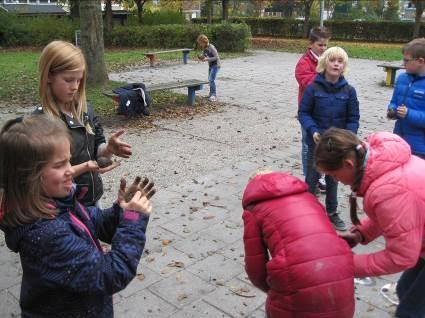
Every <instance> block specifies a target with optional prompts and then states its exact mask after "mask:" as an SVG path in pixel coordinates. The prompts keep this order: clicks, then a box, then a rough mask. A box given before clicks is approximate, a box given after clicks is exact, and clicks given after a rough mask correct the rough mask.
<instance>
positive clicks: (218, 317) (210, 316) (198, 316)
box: [169, 300, 231, 318]
mask: <svg viewBox="0 0 425 318" xmlns="http://www.w3.org/2000/svg"><path fill="white" fill-rule="evenodd" d="M228 317H231V316H229V315H227V314H225V313H223V312H222V311H220V310H218V309H217V308H215V307H213V306H211V305H210V304H208V303H206V302H204V301H202V300H201V301H197V302H195V303H193V304H189V305H187V306H185V307H183V308H182V310H180V311H178V312H177V313H173V314H172V315H170V316H169V318H228Z"/></svg>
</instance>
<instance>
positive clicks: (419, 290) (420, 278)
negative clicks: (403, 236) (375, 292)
mask: <svg viewBox="0 0 425 318" xmlns="http://www.w3.org/2000/svg"><path fill="white" fill-rule="evenodd" d="M397 295H398V298H399V300H400V305H398V307H397V311H396V317H397V318H424V317H425V260H424V259H423V258H419V261H418V263H417V264H416V265H415V267H413V268H411V269H408V270H407V271H405V272H404V273H403V274H402V275H401V277H400V279H399V280H398V283H397Z"/></svg>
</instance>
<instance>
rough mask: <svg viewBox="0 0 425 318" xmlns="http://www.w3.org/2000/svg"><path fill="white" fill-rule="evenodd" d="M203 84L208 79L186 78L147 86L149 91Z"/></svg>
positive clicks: (206, 82)
mask: <svg viewBox="0 0 425 318" xmlns="http://www.w3.org/2000/svg"><path fill="white" fill-rule="evenodd" d="M203 84H208V81H200V80H184V81H177V82H168V83H160V84H154V85H150V86H148V87H146V90H147V91H148V92H153V91H159V90H163V89H173V88H182V87H193V86H199V85H203Z"/></svg>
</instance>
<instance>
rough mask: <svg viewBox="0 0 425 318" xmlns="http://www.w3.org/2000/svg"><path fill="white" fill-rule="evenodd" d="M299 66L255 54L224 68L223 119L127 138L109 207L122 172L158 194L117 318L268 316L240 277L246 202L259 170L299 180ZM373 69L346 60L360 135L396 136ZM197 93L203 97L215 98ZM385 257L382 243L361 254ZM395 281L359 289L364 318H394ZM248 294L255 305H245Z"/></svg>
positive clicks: (146, 71)
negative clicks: (147, 180) (127, 152)
mask: <svg viewBox="0 0 425 318" xmlns="http://www.w3.org/2000/svg"><path fill="white" fill-rule="evenodd" d="M298 58H299V55H298V54H290V53H277V52H262V51H256V52H255V54H254V55H253V56H249V57H244V58H238V59H232V60H225V61H223V65H222V69H221V71H220V73H219V75H218V81H217V86H218V94H219V96H218V97H219V100H220V101H221V102H224V103H225V106H224V107H223V109H222V111H220V112H217V113H212V114H209V115H208V116H205V117H195V118H193V119H187V120H181V119H178V120H161V121H158V122H157V123H156V124H158V128H156V129H151V130H145V131H135V130H132V131H128V133H127V135H126V137H125V139H126V140H127V141H128V142H130V143H131V144H132V145H133V147H134V155H133V156H132V158H131V159H130V160H127V161H125V162H123V164H122V165H121V167H119V168H117V169H116V170H114V171H113V172H111V173H109V174H107V175H105V176H104V183H105V189H106V194H105V196H104V199H103V202H102V204H104V205H105V206H106V205H108V204H110V203H111V202H112V201H113V200H114V197H115V194H114V192H115V189H116V188H117V182H118V180H119V176H120V175H122V174H123V173H129V174H130V175H133V176H134V175H136V174H143V175H148V176H152V177H153V178H154V179H155V181H156V184H157V187H158V188H159V189H160V190H159V192H158V193H157V194H156V195H155V197H154V198H153V203H154V213H153V214H152V217H151V222H150V224H149V228H148V233H147V236H148V242H147V246H146V251H145V254H144V256H143V258H142V261H141V262H140V267H139V270H138V276H137V277H136V278H135V279H134V280H133V281H132V282H131V284H130V285H129V286H128V287H127V288H126V289H125V290H124V291H122V292H121V293H119V294H117V295H116V296H115V297H114V301H115V312H116V317H264V300H265V295H264V294H263V293H262V292H260V291H259V290H257V289H255V288H254V287H253V286H252V285H251V284H250V283H249V281H248V280H247V277H246V274H245V272H244V267H243V256H244V254H243V253H244V251H243V243H242V230H243V225H242V220H241V213H242V210H241V203H240V200H241V195H242V191H243V189H244V187H245V185H246V183H247V180H248V177H249V176H250V175H251V173H252V172H254V171H255V170H257V169H258V168H261V167H264V166H267V167H271V168H273V169H279V170H284V171H289V172H292V173H293V174H295V175H297V176H300V173H301V172H300V166H301V164H300V158H299V152H300V134H299V130H300V129H299V124H298V122H297V120H296V119H295V113H296V100H297V98H296V96H297V85H296V82H295V79H294V77H293V70H294V66H295V64H296V62H297V60H298ZM376 64H377V62H376V61H367V60H354V59H353V60H350V72H349V74H348V76H347V78H348V80H349V82H350V83H351V84H352V85H353V86H354V87H356V89H357V93H358V95H359V100H360V108H361V125H360V135H361V136H364V135H367V134H369V133H370V132H372V131H376V130H388V131H391V129H392V124H393V123H392V122H388V121H387V120H386V119H385V118H384V113H385V109H386V104H387V103H388V101H389V99H390V97H391V92H392V91H391V89H388V88H385V87H381V86H380V85H379V82H381V81H382V80H383V79H384V76H385V74H384V73H383V72H382V70H381V69H379V68H378V67H376ZM206 75H207V66H206V65H205V64H202V63H197V62H191V63H189V64H188V65H181V64H180V65H174V66H164V67H158V68H143V69H140V70H135V71H133V72H127V73H123V74H112V75H111V76H110V77H111V79H114V80H118V79H119V80H126V81H129V82H138V81H142V82H145V83H152V84H156V83H161V82H164V81H171V80H179V79H191V78H196V79H205V78H206ZM183 91H184V90H183ZM201 94H205V95H206V94H207V87H206V88H205V89H204V90H203V91H202V92H201ZM9 115H10V114H9ZM12 115H13V114H12ZM1 116H2V118H3V119H4V118H6V116H5V114H2V115H1ZM106 133H107V134H109V133H110V130H109V129H107V130H106ZM340 189H341V190H340V191H339V202H340V205H339V209H340V211H341V213H342V217H343V218H344V219H345V220H347V221H348V219H349V216H348V214H349V212H348V198H347V196H346V195H347V193H348V190H347V189H346V188H344V187H343V186H341V187H340ZM321 199H323V198H321ZM3 245H4V238H3V237H0V317H11V316H14V315H18V314H19V305H18V299H19V288H20V276H21V269H20V264H19V258H18V257H17V255H15V254H13V253H11V252H10V251H9V250H8V249H7V248H6V247H3ZM382 247H383V241H382V239H380V240H378V241H377V242H375V243H374V244H370V245H368V246H367V247H359V248H358V249H356V252H371V251H373V250H377V249H380V248H382ZM396 278H397V275H392V276H386V277H381V278H377V279H376V285H375V286H369V287H366V286H361V285H359V286H358V288H357V293H356V302H357V304H356V305H357V306H356V317H380V318H385V317H391V312H392V311H393V310H394V307H393V306H391V305H390V304H388V303H386V302H385V301H384V299H383V298H382V297H381V296H380V295H379V288H380V287H381V286H382V285H383V284H385V283H387V282H389V281H395V280H396ZM241 288H242V289H241ZM241 290H242V291H245V295H244V296H249V297H242V296H240V295H238V293H239V292H240V291H241ZM239 294H240V293H239Z"/></svg>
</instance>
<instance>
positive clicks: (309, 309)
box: [242, 172, 354, 318]
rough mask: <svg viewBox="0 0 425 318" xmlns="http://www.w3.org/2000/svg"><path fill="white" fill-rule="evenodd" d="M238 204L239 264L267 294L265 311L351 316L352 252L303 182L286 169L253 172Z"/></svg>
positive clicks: (281, 316)
mask: <svg viewBox="0 0 425 318" xmlns="http://www.w3.org/2000/svg"><path fill="white" fill-rule="evenodd" d="M242 205H243V208H244V212H243V220H244V245H245V269H246V272H247V274H248V277H249V279H250V280H251V282H252V283H253V284H254V285H255V286H256V287H258V288H260V289H261V290H263V291H264V292H266V293H267V294H268V296H267V301H266V313H267V317H268V318H277V317H278V318H287V317H288V318H289V317H298V318H315V317H320V318H336V317H338V318H351V317H353V315H354V265H353V254H352V252H351V251H350V248H349V246H348V244H346V243H345V242H344V241H343V240H342V239H340V238H339V237H338V235H337V234H336V232H335V230H334V229H333V227H332V225H331V223H330V222H329V219H328V218H327V216H326V213H324V208H323V206H322V205H321V204H320V203H319V201H318V200H317V199H316V197H314V196H313V195H312V194H311V193H309V192H308V191H307V185H306V184H305V183H304V182H302V181H301V180H300V179H298V178H296V177H294V176H291V175H289V174H286V173H281V172H268V173H265V174H264V173H263V174H258V175H256V176H255V177H254V178H253V179H252V180H251V181H250V182H249V183H248V185H247V187H246V189H245V192H244V195H243V199H242Z"/></svg>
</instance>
